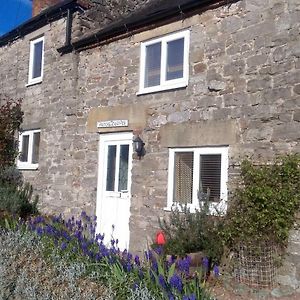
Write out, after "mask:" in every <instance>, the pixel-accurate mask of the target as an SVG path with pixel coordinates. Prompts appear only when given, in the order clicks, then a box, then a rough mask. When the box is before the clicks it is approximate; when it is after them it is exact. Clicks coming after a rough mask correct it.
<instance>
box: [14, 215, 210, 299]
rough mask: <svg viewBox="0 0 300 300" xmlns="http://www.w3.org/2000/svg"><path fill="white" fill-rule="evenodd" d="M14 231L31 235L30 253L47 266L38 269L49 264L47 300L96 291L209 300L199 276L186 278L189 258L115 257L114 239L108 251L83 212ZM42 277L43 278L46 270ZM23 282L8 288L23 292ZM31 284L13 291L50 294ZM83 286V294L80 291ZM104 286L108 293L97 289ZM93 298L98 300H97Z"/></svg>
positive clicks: (93, 220) (35, 222)
mask: <svg viewBox="0 0 300 300" xmlns="http://www.w3.org/2000/svg"><path fill="white" fill-rule="evenodd" d="M16 227H17V228H18V229H17V231H16V232H18V234H19V232H22V230H23V231H24V236H25V235H30V237H31V239H30V240H31V241H32V242H34V243H36V244H35V247H31V248H35V249H38V251H39V254H40V256H43V257H45V258H46V259H45V260H42V262H43V261H45V262H46V265H45V266H44V267H43V264H42V263H41V265H40V266H39V268H40V269H43V268H44V269H45V268H46V267H47V266H48V264H49V265H51V266H52V268H50V270H51V272H52V273H51V274H52V280H51V281H50V282H51V284H52V288H51V289H50V290H51V293H52V294H49V295H50V296H51V297H52V295H54V296H53V297H54V299H60V297H62V299H70V298H68V297H70V295H72V298H71V299H77V298H76V297H78V293H79V294H80V295H81V296H82V295H83V294H84V295H85V297H84V298H86V299H92V297H94V296H95V295H98V294H97V293H99V288H98V289H97V288H96V287H100V290H102V292H103V295H105V297H106V298H105V299H108V297H107V296H108V293H107V291H108V290H109V297H111V298H112V299H134V297H135V298H137V299H139V298H138V297H140V296H139V295H142V296H141V297H143V298H144V299H150V300H152V299H168V300H169V299H174V300H175V299H185V300H190V299H210V296H209V294H208V292H207V289H206V287H205V286H204V281H203V278H204V277H203V276H202V274H201V273H194V274H192V275H191V274H190V272H189V268H190V258H188V257H186V258H183V259H182V260H177V261H174V260H172V259H171V260H169V261H167V260H166V259H165V257H164V256H163V255H161V254H162V253H161V251H159V250H157V252H156V253H153V252H152V251H150V250H149V251H146V252H145V259H143V260H142V259H141V258H140V257H139V256H134V255H132V254H131V253H130V252H128V251H127V250H124V251H120V249H119V247H118V240H115V239H114V238H112V239H111V242H110V245H106V244H105V243H104V235H101V234H96V217H90V216H88V215H87V214H86V213H85V212H83V213H82V214H81V217H80V219H75V218H74V217H72V218H70V219H68V220H64V219H63V217H62V216H53V217H47V218H46V217H43V216H37V217H34V218H30V219H29V220H28V221H27V222H26V223H20V224H18V226H16ZM19 236H20V235H19ZM32 237H33V238H32ZM31 248H30V249H31ZM32 253H33V254H34V253H36V252H34V251H32ZM44 272H45V273H47V271H46V270H44ZM48 272H49V271H48ZM49 276H50V275H49ZM41 277H42V276H41ZM33 278H35V277H34V276H33ZM26 280H28V281H29V282H30V280H31V278H30V277H28V278H27V277H26V273H24V274H23V275H22V276H21V277H20V278H19V277H18V278H17V280H16V278H15V280H13V281H12V282H17V283H18V285H19V286H22V284H24V282H26ZM44 280H46V279H44ZM34 282H36V281H34ZM34 282H33V283H32V284H30V285H29V286H28V288H27V290H26V289H24V290H23V291H22V290H21V289H20V290H18V289H16V288H14V289H13V290H14V291H15V290H17V291H18V293H25V292H26V293H27V294H24V295H22V298H23V299H35V298H34V297H35V296H34V295H38V296H37V297H38V298H37V299H41V298H43V299H48V298H47V297H48V296H49V295H48V294H47V293H50V292H49V290H48V289H47V290H46V291H44V290H43V289H42V287H41V286H43V285H39V284H36V285H35V284H34ZM21 283H22V284H21ZM87 283H88V284H87ZM57 286H59V287H61V286H63V287H67V288H66V289H62V288H59V291H58V290H57V288H56V289H55V287H57ZM86 286H88V287H89V289H88V290H85V287H86ZM103 286H106V287H109V288H102V289H101V287H103ZM65 291H68V292H65ZM66 293H68V295H69V296H67V294H66ZM29 295H30V296H29ZM50 296H49V297H50ZM26 297H27V298H26ZM102 297H104V296H102ZM96 298H97V299H101V297H99V296H97V297H96ZM96 298H95V299H96ZM143 298H142V299H143ZM49 299H51V298H49Z"/></svg>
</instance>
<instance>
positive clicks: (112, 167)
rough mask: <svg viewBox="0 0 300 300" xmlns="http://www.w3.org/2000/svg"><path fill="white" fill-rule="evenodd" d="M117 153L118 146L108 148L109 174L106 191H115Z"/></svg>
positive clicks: (107, 175) (107, 174)
mask: <svg viewBox="0 0 300 300" xmlns="http://www.w3.org/2000/svg"><path fill="white" fill-rule="evenodd" d="M116 152H117V146H115V145H110V146H108V154H107V173H106V190H107V191H114V186H115V172H116Z"/></svg>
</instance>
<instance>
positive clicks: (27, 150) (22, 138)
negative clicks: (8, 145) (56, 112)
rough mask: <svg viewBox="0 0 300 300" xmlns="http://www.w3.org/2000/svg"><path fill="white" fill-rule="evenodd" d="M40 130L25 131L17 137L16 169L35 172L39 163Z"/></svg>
mask: <svg viewBox="0 0 300 300" xmlns="http://www.w3.org/2000/svg"><path fill="white" fill-rule="evenodd" d="M40 133H41V130H40V129H35V130H26V131H23V132H21V133H20V135H19V152H20V154H19V159H18V168H19V169H27V170H35V169H37V168H38V163H39V149H40Z"/></svg>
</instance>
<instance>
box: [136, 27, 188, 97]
mask: <svg viewBox="0 0 300 300" xmlns="http://www.w3.org/2000/svg"><path fill="white" fill-rule="evenodd" d="M181 38H183V39H184V48H183V77H182V78H177V79H173V80H166V65H167V43H168V42H170V41H174V40H178V39H181ZM156 43H161V70H160V84H159V85H156V86H151V87H145V86H144V85H145V65H146V47H147V46H149V45H152V44H156ZM189 48H190V31H189V30H184V31H181V32H176V33H173V34H169V35H166V36H163V37H160V38H156V39H152V40H150V41H147V42H142V43H141V52H140V57H141V59H140V86H139V91H138V93H137V95H141V94H148V93H153V92H158V91H164V90H170V89H176V88H181V87H186V86H187V85H188V81H189Z"/></svg>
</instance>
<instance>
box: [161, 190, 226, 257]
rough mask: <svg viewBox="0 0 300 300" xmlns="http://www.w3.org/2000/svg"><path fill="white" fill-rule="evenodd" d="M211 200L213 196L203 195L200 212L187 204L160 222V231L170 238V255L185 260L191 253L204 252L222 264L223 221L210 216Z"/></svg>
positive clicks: (167, 246) (168, 246)
mask: <svg viewBox="0 0 300 300" xmlns="http://www.w3.org/2000/svg"><path fill="white" fill-rule="evenodd" d="M208 199H209V195H207V194H205V193H201V195H199V207H200V208H199V209H195V212H191V211H190V208H189V207H188V205H187V204H179V206H174V207H172V209H171V213H170V215H169V216H168V217H167V218H163V219H162V220H160V219H159V224H160V228H161V229H162V230H163V232H164V233H165V235H166V244H165V245H164V249H165V252H166V254H171V255H178V256H181V257H184V256H185V255H186V254H187V253H192V252H198V251H202V252H203V254H204V255H206V256H208V257H209V258H210V259H211V261H212V262H219V261H220V259H221V256H222V253H223V244H222V240H221V238H220V235H219V231H220V230H221V227H222V218H221V217H218V216H212V215H211V214H210V211H209V202H208ZM202 203H204V204H202Z"/></svg>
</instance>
